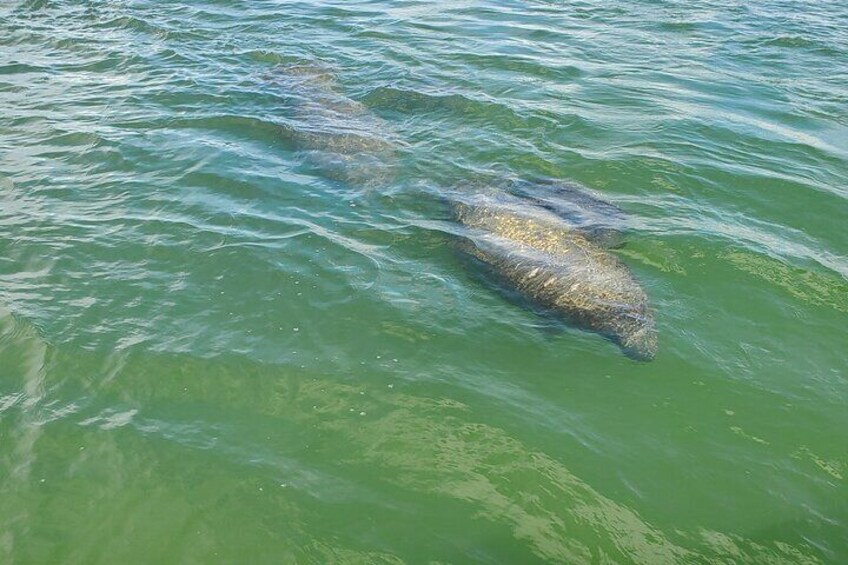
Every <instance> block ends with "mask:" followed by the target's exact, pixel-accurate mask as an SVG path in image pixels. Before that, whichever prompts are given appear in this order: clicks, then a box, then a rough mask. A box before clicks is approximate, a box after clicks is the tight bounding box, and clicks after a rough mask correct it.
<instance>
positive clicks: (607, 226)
mask: <svg viewBox="0 0 848 565" xmlns="http://www.w3.org/2000/svg"><path fill="white" fill-rule="evenodd" d="M510 191H511V192H512V193H514V194H516V195H519V196H521V197H522V198H525V199H527V200H528V201H529V202H532V203H533V204H534V205H536V206H539V207H541V208H544V209H545V210H547V211H549V212H551V213H552V214H555V215H556V216H558V217H559V218H561V219H562V220H563V222H565V223H566V224H567V225H568V226H569V227H570V228H571V229H574V230H576V231H579V232H581V233H582V234H584V235H585V236H586V237H587V238H588V239H590V240H592V241H593V242H595V243H596V244H598V245H600V246H601V247H607V248H616V247H621V246H622V245H624V243H625V238H626V232H627V216H626V214H625V213H624V211H623V210H622V209H621V208H619V207H618V206H616V205H615V204H612V203H611V202H608V201H606V200H604V199H603V198H601V197H600V196H599V195H597V194H596V193H594V192H593V191H592V190H590V189H589V188H587V187H585V186H582V185H580V184H578V183H575V182H571V181H562V180H553V179H538V180H517V181H513V182H512V183H511V187H510Z"/></svg>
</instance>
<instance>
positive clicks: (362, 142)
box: [270, 63, 397, 186]
mask: <svg viewBox="0 0 848 565" xmlns="http://www.w3.org/2000/svg"><path fill="white" fill-rule="evenodd" d="M270 81H271V82H272V83H273V84H274V85H275V86H276V87H277V88H278V89H279V90H280V92H281V93H283V94H284V95H285V96H286V98H287V99H288V100H289V103H290V107H291V109H292V119H290V120H289V121H288V123H287V124H286V125H284V126H283V135H284V136H285V137H286V138H287V139H289V140H290V141H291V142H292V143H293V144H294V145H295V147H296V148H297V149H298V150H300V151H302V152H304V154H305V155H306V156H307V158H308V161H309V162H310V163H312V164H313V165H315V166H317V167H318V168H319V169H320V170H321V172H322V174H324V175H325V176H327V177H330V178H333V179H335V180H341V181H345V182H350V183H355V184H358V185H362V186H372V185H377V184H382V183H385V182H388V181H389V180H391V177H392V176H393V174H394V161H395V151H396V148H397V147H396V143H395V142H394V141H393V140H391V139H390V135H389V134H388V131H389V128H388V127H387V126H386V124H385V123H384V122H383V120H381V119H380V118H379V117H378V116H376V115H375V114H373V113H372V112H371V111H369V110H368V108H366V107H365V106H364V105H363V104H362V103H360V102H358V101H356V100H353V99H351V98H349V97H347V96H345V95H344V94H342V93H340V92H339V87H338V85H337V84H336V81H335V78H334V75H333V73H332V72H330V71H329V70H328V69H326V68H323V67H321V66H318V65H316V64H311V63H310V64H295V65H284V66H280V67H278V68H277V69H276V71H275V72H274V74H273V75H272V76H271V77H270Z"/></svg>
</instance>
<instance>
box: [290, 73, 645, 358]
mask: <svg viewBox="0 0 848 565" xmlns="http://www.w3.org/2000/svg"><path fill="white" fill-rule="evenodd" d="M275 82H276V83H277V85H278V86H281V87H282V88H283V89H285V92H286V95H287V96H290V97H291V99H292V100H293V105H292V106H293V108H294V109H295V123H294V124H293V126H287V127H286V128H284V130H285V134H286V136H287V137H288V138H289V139H290V141H292V142H293V143H294V144H295V146H296V147H297V148H298V149H300V150H302V151H304V152H305V153H306V154H308V155H310V157H311V159H312V161H313V163H317V164H318V165H319V166H321V167H322V170H325V171H326V174H328V175H330V176H332V177H334V178H337V179H340V180H345V181H348V182H359V183H363V182H365V179H366V178H367V177H368V175H369V171H370V172H371V173H373V177H372V178H378V179H380V180H384V178H383V177H384V176H385V175H386V170H387V167H388V166H389V162H390V159H389V158H388V156H390V154H391V153H392V152H393V150H392V148H391V143H390V142H389V141H388V136H386V135H381V131H385V130H384V129H383V128H384V125H385V124H384V123H383V122H381V121H380V120H379V118H378V117H377V116H375V115H373V114H372V113H370V112H369V111H368V110H367V109H366V108H365V107H364V106H363V105H362V104H361V103H359V102H357V101H354V100H352V99H350V98H348V97H346V96H344V95H342V94H340V93H339V92H338V90H337V88H336V86H335V81H334V78H333V75H332V73H330V72H328V71H327V70H325V69H323V68H321V67H316V66H314V65H311V64H307V65H302V64H299V65H291V66H288V67H285V68H282V69H280V72H279V73H278V74H276V75H275ZM499 184H500V185H501V186H499V187H494V186H492V185H491V184H489V185H487V186H481V185H480V184H479V183H476V184H474V185H473V186H464V187H457V188H456V189H453V190H449V191H445V192H444V194H443V196H445V197H446V199H447V200H448V202H449V205H450V209H451V210H452V216H453V218H454V220H455V221H456V222H458V223H459V224H460V225H461V226H463V229H462V230H460V233H461V235H462V244H461V247H462V248H463V249H464V250H465V251H466V252H468V253H469V254H471V255H472V256H473V257H475V258H476V259H477V260H479V261H480V262H482V263H483V264H484V265H486V266H487V267H488V268H489V270H491V271H492V272H494V273H495V274H496V275H497V276H498V277H499V278H501V279H502V280H503V281H505V282H506V283H508V285H509V286H511V287H512V288H514V289H515V290H517V291H518V292H519V293H521V295H524V296H526V297H528V298H530V299H531V300H532V301H533V302H535V303H537V304H538V305H540V306H542V307H544V308H545V309H546V310H548V311H550V312H552V313H555V314H556V315H557V316H558V317H561V318H564V319H565V320H566V321H567V322H568V323H570V324H572V325H574V326H576V327H579V328H582V329H585V330H589V331H593V332H596V333H599V334H602V335H604V336H606V337H607V338H609V339H610V340H612V341H613V342H615V343H616V344H617V345H618V346H619V347H620V348H621V349H622V351H624V352H625V353H626V354H627V355H628V356H630V357H632V358H634V359H638V360H643V361H648V360H652V359H653V358H654V356H655V355H656V352H657V332H656V328H655V324H654V318H653V315H652V312H651V309H650V307H649V305H648V298H647V296H646V294H645V292H644V290H642V287H641V286H640V285H639V283H638V281H637V280H636V278H635V277H634V276H633V274H632V273H631V272H630V270H629V269H628V268H627V266H626V265H625V264H624V263H623V262H622V261H621V260H620V259H619V258H618V257H617V256H616V255H615V254H613V253H611V252H610V251H609V249H610V248H611V247H616V246H618V245H620V244H621V243H622V240H621V231H620V227H621V226H622V225H623V220H624V218H623V213H622V211H621V210H620V209H619V208H617V207H615V206H614V205H612V204H610V203H608V202H605V201H604V200H602V199H600V198H598V197H597V196H595V195H594V194H592V193H591V191H589V190H588V189H586V188H584V187H581V186H579V185H576V184H573V183H567V182H557V181H549V180H548V181H534V182H530V181H526V182H520V181H513V182H506V183H499Z"/></svg>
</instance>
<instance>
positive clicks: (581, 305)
mask: <svg viewBox="0 0 848 565" xmlns="http://www.w3.org/2000/svg"><path fill="white" fill-rule="evenodd" d="M453 210H454V214H455V217H456V219H457V220H458V221H459V223H460V224H461V225H462V226H464V228H465V233H464V235H465V241H466V245H465V246H464V248H465V249H466V251H468V252H469V253H471V254H472V255H473V256H474V257H476V258H477V259H478V260H479V261H481V262H482V263H483V264H484V265H487V266H488V267H489V268H490V269H491V270H492V271H494V272H495V273H496V274H497V275H498V276H499V277H500V278H502V279H504V280H505V281H506V282H507V283H508V284H509V285H510V286H512V287H513V288H514V289H515V290H517V291H518V292H519V293H521V294H522V295H524V296H526V297H528V298H530V299H531V300H532V301H533V302H535V303H537V304H539V305H541V306H543V307H544V308H546V309H548V310H550V311H552V312H554V313H556V314H557V315H558V316H561V317H563V318H564V319H565V320H566V321H568V322H569V323H571V324H573V325H574V326H576V327H578V328H581V329H585V330H589V331H593V332H597V333H599V334H602V335H604V336H606V337H608V338H609V339H611V340H612V341H613V342H615V343H616V344H617V345H618V346H619V347H620V348H621V349H622V350H623V351H624V353H625V354H627V355H628V356H630V357H632V358H634V359H638V360H642V361H650V360H652V359H653V358H654V356H655V355H656V352H657V333H656V328H655V325H654V318H653V314H652V312H651V309H650V307H649V305H648V297H647V296H646V294H645V291H644V290H643V289H642V287H641V286H640V285H639V283H638V281H637V280H636V279H635V277H634V276H633V274H632V273H631V272H630V270H629V269H628V268H627V266H626V265H625V264H624V263H622V262H621V260H620V259H619V258H618V257H617V256H616V255H614V254H613V253H611V252H610V251H609V250H608V249H606V248H604V247H603V246H602V245H600V244H599V243H598V242H595V241H593V240H592V239H591V237H590V235H588V233H587V232H585V231H581V230H580V229H576V228H575V225H574V224H573V223H570V222H569V221H567V220H564V219H563V218H562V217H560V215H558V214H556V213H555V212H552V211H551V210H550V209H548V208H546V207H544V206H542V205H539V204H538V203H536V202H534V201H533V200H532V199H531V200H527V199H522V198H521V197H518V196H515V195H513V194H508V193H504V192H502V191H495V192H485V191H484V192H480V191H473V192H472V193H471V194H463V195H461V196H458V197H456V198H455V201H454V203H453ZM584 227H585V226H584Z"/></svg>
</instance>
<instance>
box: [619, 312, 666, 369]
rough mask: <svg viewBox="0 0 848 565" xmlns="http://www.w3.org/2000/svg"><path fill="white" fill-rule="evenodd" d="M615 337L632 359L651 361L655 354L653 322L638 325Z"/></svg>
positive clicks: (655, 342) (655, 340) (655, 336)
mask: <svg viewBox="0 0 848 565" xmlns="http://www.w3.org/2000/svg"><path fill="white" fill-rule="evenodd" d="M651 322H653V321H651ZM617 338H618V339H617V341H618V342H619V345H620V346H621V349H622V350H623V351H624V353H625V354H626V355H627V356H628V357H630V358H632V359H636V360H637V361H653V360H654V357H656V356H657V330H656V328H655V327H654V324H653V323H649V324H643V325H640V326H638V327H636V328H634V329H633V331H629V332H627V333H625V334H623V335H620V336H617Z"/></svg>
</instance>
